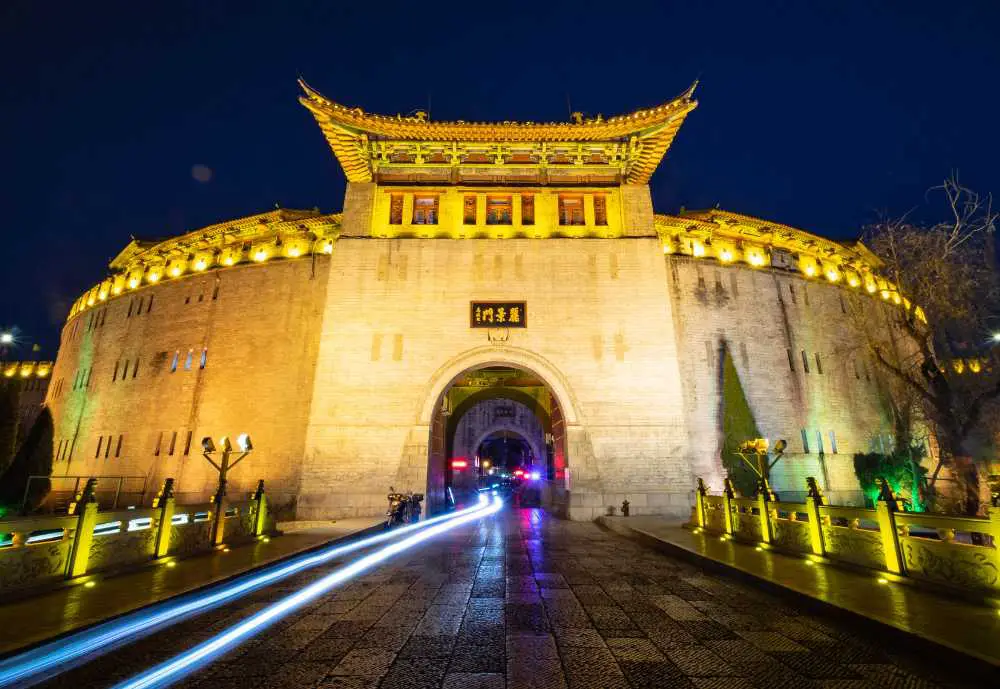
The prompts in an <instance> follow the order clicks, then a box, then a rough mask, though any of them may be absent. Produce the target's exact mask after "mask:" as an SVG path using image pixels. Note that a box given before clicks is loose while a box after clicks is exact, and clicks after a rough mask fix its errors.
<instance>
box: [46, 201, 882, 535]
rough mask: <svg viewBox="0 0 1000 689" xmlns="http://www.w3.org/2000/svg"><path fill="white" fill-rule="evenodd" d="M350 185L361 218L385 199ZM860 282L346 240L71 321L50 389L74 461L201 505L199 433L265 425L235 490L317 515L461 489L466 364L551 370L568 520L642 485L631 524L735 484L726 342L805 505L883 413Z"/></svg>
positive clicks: (845, 487)
mask: <svg viewBox="0 0 1000 689" xmlns="http://www.w3.org/2000/svg"><path fill="white" fill-rule="evenodd" d="M355 187H356V188H355V192H356V196H357V198H353V197H352V198H353V200H352V198H349V199H348V202H349V203H348V205H351V204H354V206H356V207H355V209H354V210H356V211H357V213H356V216H357V217H356V218H355V220H354V221H353V222H354V223H355V224H358V223H363V222H367V221H365V220H364V218H365V217H366V213H370V209H371V207H372V194H373V193H375V192H376V191H377V190H375V189H373V188H368V187H365V188H362V187H357V186H356V185H355ZM626 196H628V195H627V194H626ZM349 197H350V194H349ZM644 208H645V204H643V203H639V201H638V200H635V199H632V200H631V201H630V200H629V199H628V198H626V199H625V202H624V203H623V204H622V206H621V209H622V210H621V212H622V214H623V216H626V217H624V218H623V220H622V223H623V225H622V226H623V227H625V228H629V227H633V226H638V225H641V224H642V222H643V221H642V218H641V217H639V216H641V215H643V214H644V213H645V211H644V210H643V209H644ZM365 209H369V210H365ZM629 209H631V210H629ZM347 215H350V214H349V213H347V212H346V211H345V218H346V216H347ZM631 215H635V216H636V217H634V218H633V217H631ZM352 217H353V216H352ZM346 222H347V221H346V220H345V223H346ZM348 234H350V233H348ZM845 295H846V296H847V297H850V293H849V292H848V291H847V290H846V289H845V288H843V287H839V286H837V285H833V284H826V283H820V282H819V281H817V280H812V281H810V280H807V279H805V278H803V277H799V276H797V275H796V274H792V273H786V272H782V271H773V270H770V269H761V270H755V269H752V268H750V267H743V266H740V265H726V264H722V263H718V262H716V261H714V260H708V259H701V260H699V259H693V258H686V257H681V256H672V255H671V256H665V255H664V254H663V248H662V246H661V244H660V242H659V240H658V239H657V238H655V237H629V238H616V239H611V238H600V239H598V238H589V239H568V238H566V239H545V240H537V239H503V240H499V239H465V240H452V239H418V238H410V239H377V238H371V237H364V236H353V237H352V236H343V237H341V239H340V240H339V241H338V242H337V244H336V247H335V250H334V253H333V255H332V256H329V257H327V256H320V255H317V256H309V257H304V258H300V259H294V260H291V259H289V260H277V259H276V260H274V261H271V262H268V263H265V264H260V265H253V264H250V265H240V266H236V267H232V268H226V269H221V270H216V271H210V272H207V273H203V274H196V275H192V276H190V277H183V278H179V279H176V280H171V281H169V282H167V283H161V284H158V285H154V286H150V287H145V288H142V289H139V290H136V291H135V292H132V293H129V294H128V295H125V296H122V297H119V298H115V299H111V300H109V301H108V302H107V303H106V304H105V305H104V306H100V307H95V308H93V309H90V310H88V311H85V312H83V313H81V314H79V315H78V316H76V317H74V318H73V319H72V320H70V321H69V322H68V323H67V325H66V327H65V328H64V332H63V339H62V344H61V349H60V353H59V358H58V360H57V363H56V365H55V368H54V370H53V373H52V382H51V385H50V388H49V391H48V403H49V404H50V405H51V406H52V409H53V412H54V416H55V420H56V432H55V446H56V464H55V466H56V473H57V474H66V475H72V474H92V475H105V476H119V475H136V476H141V477H145V478H146V479H147V480H148V482H149V485H150V487H151V488H153V489H155V487H156V486H157V485H158V484H159V482H160V481H161V480H162V479H163V478H165V477H168V476H172V477H174V478H176V479H177V480H178V485H179V491H180V492H181V493H182V494H184V493H188V494H190V495H185V497H184V499H185V500H189V501H193V500H196V499H204V498H205V497H207V496H208V495H209V494H210V493H211V492H212V489H213V487H214V471H213V470H212V469H211V468H210V467H209V465H208V464H207V462H205V461H204V459H202V458H201V457H200V452H199V445H200V444H199V441H200V438H201V437H202V436H204V435H211V436H213V437H216V438H218V437H219V436H221V435H224V434H229V435H231V436H235V435H237V434H238V433H240V432H243V431H247V432H250V433H251V435H252V436H253V439H254V444H255V448H256V449H255V452H254V454H253V455H252V456H251V457H250V458H249V459H247V460H246V462H245V463H244V464H242V465H241V466H240V467H239V468H238V469H236V470H235V471H234V474H233V476H232V484H231V486H232V492H233V493H234V494H235V493H238V492H241V491H244V490H249V489H250V488H251V487H252V485H253V482H254V481H255V480H256V479H257V478H264V479H265V480H266V481H267V482H268V487H269V493H270V495H271V496H272V501H273V503H274V504H275V505H276V506H278V507H280V506H282V505H284V506H286V507H289V508H290V507H291V506H292V504H293V503H295V501H296V500H297V501H298V504H297V514H298V516H299V517H300V518H306V519H312V518H325V517H342V516H352V515H370V514H378V513H380V512H381V511H382V510H384V508H385V495H386V492H387V491H388V487H389V486H390V485H394V486H396V487H397V488H399V489H404V490H414V491H426V492H428V493H429V494H430V493H433V491H434V490H437V489H438V488H440V487H441V486H442V485H443V484H441V483H440V480H439V479H440V473H438V474H434V476H436V477H437V478H433V479H432V480H431V481H430V482H429V481H428V454H429V450H430V447H429V445H430V441H431V437H432V434H431V428H432V426H433V425H434V423H435V421H436V420H437V421H440V419H439V418H438V416H437V415H436V411H437V409H438V405H439V403H440V400H441V395H442V393H443V392H444V391H445V390H446V389H447V387H448V386H449V385H450V384H451V382H452V381H454V379H455V378H456V377H457V376H459V375H460V374H461V373H463V372H464V371H466V370H470V369H474V368H478V367H482V366H486V365H503V366H513V367H518V368H522V369H524V370H526V371H530V372H531V373H533V374H535V375H537V376H538V377H539V378H540V379H541V380H542V381H544V382H545V384H546V386H547V387H548V388H549V391H550V392H551V394H552V397H553V399H554V400H555V401H556V403H557V405H558V411H559V421H558V429H555V428H554V433H555V435H557V437H558V439H559V442H558V443H557V445H558V446H559V448H560V450H559V451H560V452H561V451H562V450H561V448H562V447H563V444H562V443H563V440H565V450H566V457H565V459H566V463H567V466H568V476H567V477H566V478H565V479H564V482H563V487H564V488H568V491H569V498H568V507H569V515H570V516H571V517H572V518H577V519H590V518H593V517H595V516H597V515H600V514H604V513H606V512H607V510H608V509H609V508H610V507H618V506H619V505H620V504H621V502H622V500H624V499H626V498H627V499H628V500H629V501H630V503H631V506H632V511H633V513H634V514H651V513H666V514H673V515H678V516H679V515H684V514H686V512H687V510H688V508H689V505H690V501H691V496H692V489H693V486H694V481H695V477H696V476H703V477H704V478H706V480H707V481H708V482H709V484H710V485H711V486H712V487H713V488H718V487H720V486H721V480H722V476H723V471H722V468H721V464H720V459H719V447H720V440H721V438H720V431H721V426H720V423H721V422H720V410H721V403H722V400H721V392H720V371H721V368H720V362H721V355H722V352H723V348H724V347H725V348H728V350H729V351H730V352H731V353H732V358H733V361H734V364H735V368H736V371H737V373H738V375H739V377H740V380H741V382H742V385H743V388H744V391H745V393H746V397H747V400H748V402H749V405H750V407H751V409H752V411H753V414H754V417H755V420H756V422H757V425H758V427H759V428H760V430H761V432H762V434H764V435H765V436H767V437H769V438H771V439H772V440H775V439H777V438H786V439H787V440H788V442H789V451H788V454H787V456H786V459H784V460H783V461H782V462H781V463H779V464H778V465H777V466H776V467H775V469H774V488H775V489H776V490H778V491H779V492H789V494H790V495H794V493H795V492H797V491H800V490H801V489H802V485H803V483H804V477H805V476H807V475H815V476H817V477H818V478H820V480H821V483H822V484H823V485H824V486H825V487H826V489H827V491H828V493H829V494H831V497H832V498H833V499H834V500H835V501H836V500H843V499H849V497H848V498H845V496H853V495H854V494H855V492H856V489H857V486H856V482H855V480H854V476H853V470H852V468H851V461H850V459H851V455H852V454H853V453H854V452H857V451H864V450H867V449H868V448H869V444H870V440H871V438H872V437H873V436H875V435H876V434H878V433H880V432H885V431H887V430H888V425H887V423H886V422H885V420H884V419H883V418H882V414H881V411H880V408H879V404H878V401H877V395H876V390H875V383H874V376H873V374H872V370H871V369H872V367H871V364H870V362H867V361H865V360H864V357H863V356H862V349H861V347H860V346H859V343H857V342H855V341H853V340H852V338H851V336H850V329H849V328H845V327H843V325H844V322H845V321H846V319H847V318H848V316H847V314H846V310H847V308H846V306H845V305H844V304H843V303H842V301H841V299H842V298H844V297H845ZM860 298H861V299H867V297H860ZM150 299H152V306H151V307H150V301H149V300H150ZM473 300H477V301H479V300H483V301H486V300H511V301H513V300H518V301H522V300H523V301H526V302H527V311H528V327H527V328H526V329H523V330H516V329H515V330H511V331H510V334H509V339H508V340H507V341H506V342H504V343H496V342H491V341H490V340H489V338H488V331H487V330H474V329H470V328H469V303H470V301H473ZM203 351H204V352H205V353H206V357H207V358H206V365H205V367H204V368H201V365H200V362H201V356H202V352H203ZM803 352H805V355H806V358H807V360H808V362H809V371H808V372H806V370H805V368H804V365H803V359H802V353H803ZM189 353H190V361H191V363H190V365H188V357H189ZM817 355H818V356H819V360H818V362H817V358H816V357H817ZM789 356H791V365H790V364H789ZM175 357H176V361H177V363H176V365H175V364H174V360H175ZM126 362H128V366H127V368H126V366H125V363H126ZM136 362H138V368H136ZM173 369H176V370H173ZM820 369H822V372H820ZM553 422H554V424H555V417H554V419H553ZM439 425H440V424H439ZM556 431H557V432H556ZM802 431H806V439H807V441H808V444H809V449H808V451H806V449H805V448H804V447H803V444H802ZM817 432H818V433H820V434H821V436H822V441H821V442H820V441H819V440H818V439H817V436H816V434H817ZM831 432H832V433H833V436H832V437H831V435H830V434H831ZM175 434H176V437H175ZM189 434H190V437H191V443H190V445H189V444H188V442H187V440H188V435H189ZM119 438H121V447H120V448H119V444H118V443H119ZM834 440H835V442H836V449H834V447H833V445H834V443H833V441H834ZM109 442H110V443H111V448H110V449H109V445H108V443H109ZM98 448H100V450H98ZM157 448H158V449H157ZM820 450H822V454H820ZM437 456H438V457H439V458H440V459H439V460H438V461H441V462H443V449H441V448H439V451H438V452H437ZM432 473H433V472H432ZM429 483H430V484H432V485H429Z"/></svg>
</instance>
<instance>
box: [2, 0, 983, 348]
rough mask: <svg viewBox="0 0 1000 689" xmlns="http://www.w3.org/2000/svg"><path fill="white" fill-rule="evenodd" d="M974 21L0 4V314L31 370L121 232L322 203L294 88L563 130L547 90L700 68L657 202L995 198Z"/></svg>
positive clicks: (657, 94) (671, 9)
mask: <svg viewBox="0 0 1000 689" xmlns="http://www.w3.org/2000/svg"><path fill="white" fill-rule="evenodd" d="M752 5H757V7H751V6H752ZM342 6H343V7H342ZM997 26H1000V4H998V3H996V2H994V1H993V0H982V1H976V0H961V1H958V2H924V1H920V0H900V1H899V2H877V1H872V0H869V1H866V2H834V1H830V2H821V1H819V0H816V1H815V2H813V1H809V2H803V1H801V0H796V1H790V2H773V3H753V2H746V1H744V2H713V1H708V0H701V1H699V2H685V3H680V2H663V1H661V2H650V3H631V2H627V1H624V0H618V1H615V2H601V3H588V2H585V1H584V0H576V1H574V2H567V3H556V2H547V1H542V0H534V1H533V2H525V3H520V2H503V3H499V2H497V3H486V2H479V1H478V0H468V1H467V2H465V3H461V4H459V3H455V4H453V5H450V6H446V5H445V4H444V3H435V2H426V1H425V2H398V3H397V2H389V1H386V0H383V1H381V2H376V1H372V2H368V3H357V2H351V3H347V2H338V1H335V0H328V1H324V2H296V1H295V0H286V1H285V2H273V3H261V2H254V1H252V0H242V1H240V2H221V1H214V2H189V1H181V0H171V1H170V2H134V0H133V1H130V2H92V3H74V2H69V1H68V0H61V1H50V2H37V1H35V0H6V1H5V2H3V3H0V142H2V146H0V165H2V168H0V169H2V176H0V183H2V184H0V190H2V191H0V198H2V200H3V238H4V243H3V245H4V250H5V253H6V255H7V262H6V263H7V265H6V271H5V274H6V289H4V290H3V292H2V295H3V296H2V303H0V324H3V325H12V324H15V325H17V326H19V327H20V328H21V330H22V331H23V338H24V339H25V340H26V341H27V342H32V341H38V342H41V343H42V344H43V346H44V348H45V351H44V352H43V354H45V355H47V356H53V355H54V354H55V347H56V345H57V342H58V329H59V327H61V323H62V322H63V320H64V318H65V315H66V312H67V309H68V307H69V305H70V304H71V303H72V301H73V300H74V299H75V298H76V297H77V296H78V295H79V294H80V293H82V291H83V290H84V289H86V288H88V287H89V286H91V285H92V284H94V283H95V282H97V281H98V280H100V279H101V278H103V276H104V274H105V270H106V265H107V262H108V261H109V259H110V258H111V257H112V256H114V255H115V254H116V253H117V252H118V251H119V250H120V249H121V248H122V247H123V246H124V245H125V244H126V243H127V242H128V239H129V235H131V234H134V235H136V236H140V237H158V236H167V235H171V234H177V233H180V232H183V231H185V230H189V229H194V228H197V227H199V226H202V225H206V224H209V223H212V222H216V221H220V220H224V219H227V218H231V217H237V216H241V215H247V214H250V213H255V212H259V211H261V210H265V209H268V208H272V207H273V206H274V204H275V203H280V204H281V205H282V206H284V207H301V208H310V207H312V206H319V207H320V208H321V209H323V210H325V211H333V210H338V209H339V208H340V206H341V202H342V195H343V188H344V181H343V176H342V174H341V172H340V169H339V167H338V166H337V164H336V162H335V160H334V158H333V156H332V154H331V153H330V152H329V150H328V149H327V147H326V144H325V142H324V141H323V138H322V136H321V135H320V133H319V130H318V128H317V127H316V125H315V123H314V122H313V120H312V118H311V116H310V115H309V113H308V112H307V111H306V110H305V109H304V108H302V107H301V106H300V105H299V104H298V103H297V101H296V96H297V87H296V83H295V80H296V77H297V76H299V75H302V76H303V77H305V79H306V80H307V81H309V82H310V83H311V84H312V85H313V86H314V87H316V88H318V89H319V90H320V91H321V92H323V93H324V94H325V95H326V96H328V97H330V98H332V99H334V100H337V101H339V102H341V103H345V104H350V105H360V106H362V107H364V108H365V109H366V110H369V111H375V112H384V113H396V112H408V111H411V110H413V109H417V108H421V109H426V108H427V105H428V100H430V104H431V105H430V108H431V117H432V118H433V119H439V120H443V119H465V120H505V119H530V120H535V121H539V120H566V119H568V112H567V94H568V96H569V98H570V100H571V102H572V106H573V109H574V110H582V111H584V112H586V113H588V114H596V113H598V112H600V113H603V114H605V115H611V114H615V113H618V112H622V111H629V110H633V109H636V108H640V107H645V106H650V105H655V104H657V103H660V102H662V101H664V100H667V99H669V98H671V97H673V96H674V95H676V94H677V93H679V92H680V91H682V90H683V89H684V88H686V87H687V86H688V84H690V83H691V82H692V81H693V80H694V79H695V78H698V77H700V78H701V87H700V88H699V91H698V98H699V100H700V106H699V108H698V109H697V110H696V111H695V112H694V113H692V114H691V116H690V117H689V118H688V120H687V123H686V124H685V126H684V127H683V128H682V129H681V131H680V134H679V135H678V137H677V140H676V142H675V145H674V147H673V149H672V150H671V151H670V153H669V154H668V157H667V160H666V162H665V163H664V164H663V166H661V168H660V170H659V171H658V172H657V174H656V176H655V177H654V178H653V198H654V201H655V203H656V206H657V210H659V211H661V212H670V211H676V210H677V209H678V208H679V207H680V206H687V207H689V208H697V207H705V206H713V205H715V204H719V205H720V206H721V207H722V208H726V209H729V210H733V211H739V212H743V213H749V214H752V215H758V216H762V217H765V218H770V219H773V220H776V221H781V222H785V223H788V224H792V225H797V226H800V227H803V228H806V229H810V230H813V231H815V232H819V233H822V234H826V235H829V236H834V237H848V236H853V235H856V234H858V232H859V229H860V227H861V226H862V225H863V224H864V223H866V222H869V221H871V220H872V219H874V218H875V217H876V216H877V214H878V212H880V211H882V210H885V211H888V212H890V213H901V212H904V211H906V210H908V209H909V208H911V207H912V206H914V205H916V204H918V203H920V202H921V201H922V200H923V199H924V192H925V190H926V189H927V188H928V187H930V186H932V185H934V184H936V183H938V182H939V181H940V180H941V179H942V178H943V177H945V176H946V175H948V174H949V172H950V171H951V170H952V169H957V170H958V171H959V172H960V174H961V178H962V180H963V181H964V182H965V183H967V184H968V185H969V186H972V187H974V188H976V189H978V190H980V191H983V192H988V191H994V192H1000V165H998V161H1000V137H998V135H997V130H996V122H997V121H998V117H1000V115H998V110H1000V94H998V87H997V83H998V77H1000V41H998V40H997V38H996V35H995V30H996V28H997ZM991 32H993V34H994V35H991ZM194 165H205V166H207V167H209V168H210V169H211V170H212V171H213V176H212V179H211V181H209V182H207V183H203V182H198V181H196V180H195V179H193V177H192V166H194Z"/></svg>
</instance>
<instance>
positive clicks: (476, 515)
mask: <svg viewBox="0 0 1000 689" xmlns="http://www.w3.org/2000/svg"><path fill="white" fill-rule="evenodd" d="M502 507H503V501H502V500H501V499H500V498H494V499H493V502H492V503H480V506H479V507H477V508H475V509H474V510H473V511H472V512H469V513H468V514H464V515H462V516H453V518H452V519H449V520H446V521H445V522H444V523H442V524H437V525H435V526H432V527H429V528H426V529H423V530H421V531H420V532H419V533H416V534H414V535H412V536H409V537H408V538H405V539H403V540H402V541H398V542H396V543H392V544H391V545H387V546H385V547H383V548H380V549H378V550H376V551H375V552H373V553H369V554H368V555H365V556H364V557H362V558H360V559H358V560H355V561H354V562H352V563H351V564H349V565H345V566H343V567H341V568H339V569H336V570H334V571H333V572H330V573H329V574H327V575H326V576H325V577H323V578H321V579H318V580H316V581H315V582H313V583H312V584H310V585H309V586H307V587H305V588H304V589H302V590H300V591H298V592H296V593H293V594H292V595H290V596H286V597H285V598H283V599H282V600H280V601H278V602H277V603H273V604H271V605H269V606H268V607H266V608H264V609H263V610H261V611H260V612H258V613H257V614H255V615H253V616H251V617H249V618H247V619H246V620H244V621H243V622H240V623H239V624H237V625H235V626H233V627H231V628H230V629H229V630H228V631H226V632H222V633H221V634H217V635H216V636H214V637H212V638H211V639H209V640H208V641H204V642H202V643H200V644H198V645H197V646H195V647H194V648H192V649H191V650H189V651H185V652H184V653H180V654H178V655H176V656H174V657H173V658H171V659H170V660H168V661H167V662H165V663H161V664H160V665H158V666H157V667H155V668H153V669H151V670H147V671H146V672H144V673H142V674H140V675H137V676H135V677H133V678H132V679H129V680H126V681H125V682H122V683H120V684H117V685H115V688H114V689H152V688H153V687H161V686H166V685H168V684H170V683H172V682H175V681H177V680H178V679H180V678H181V677H183V676H185V675H187V674H190V673H191V672H194V671H195V670H197V669H198V668H200V667H202V666H204V665H206V664H208V663H210V662H211V661H212V660H213V659H214V658H216V657H218V656H219V655H220V654H222V653H224V652H225V651H228V650H230V649H231V648H233V647H234V646H236V645H237V644H239V643H240V642H241V641H243V640H245V639H247V638H249V637H251V636H253V635H254V634H256V633H257V632H259V631H262V630H263V629H265V628H267V627H268V626H269V625H271V624H273V623H274V622H277V621H278V620H279V619H281V618H282V617H284V616H285V615H288V614H289V613H291V612H293V611H295V610H296V609H298V608H301V607H302V606H303V605H305V604H306V603H309V602H311V601H313V600H315V599H316V598H318V597H319V596H321V595H323V594H325V593H327V592H328V591H329V590H330V589H332V588H333V587H335V586H337V585H338V584H342V583H343V582H345V581H348V580H349V579H351V578H352V577H355V576H357V575H358V574H360V573H361V572H364V571H365V570H367V569H370V568H372V567H374V566H376V565H378V564H381V563H382V562H385V561H386V560H388V559H389V558H391V557H392V556H393V555H397V554H399V553H402V552H404V551H406V550H409V549H410V548H413V547H414V546H417V545H419V544H420V543H423V542H424V541H426V540H428V539H430V538H434V537H435V536H438V535H440V534H442V533H444V532H446V531H450V530H451V529H454V528H456V527H458V526H461V525H462V524H466V523H468V522H471V521H475V520H477V519H481V518H482V517H486V516H489V515H491V514H495V513H496V512H498V511H500V509H501V508H502ZM465 511H466V512H468V511H467V510H465Z"/></svg>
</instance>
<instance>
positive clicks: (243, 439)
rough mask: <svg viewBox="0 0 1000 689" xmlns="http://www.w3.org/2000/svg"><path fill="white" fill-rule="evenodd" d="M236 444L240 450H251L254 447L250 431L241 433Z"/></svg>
mask: <svg viewBox="0 0 1000 689" xmlns="http://www.w3.org/2000/svg"><path fill="white" fill-rule="evenodd" d="M236 444H237V445H238V446H239V448H240V452H250V451H251V450H252V449H253V443H252V442H250V434H249V433H240V435H239V437H237V438H236Z"/></svg>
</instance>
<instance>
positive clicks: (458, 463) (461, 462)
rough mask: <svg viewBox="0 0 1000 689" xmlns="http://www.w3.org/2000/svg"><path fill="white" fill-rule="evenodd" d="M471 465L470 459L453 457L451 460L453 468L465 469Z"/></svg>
mask: <svg viewBox="0 0 1000 689" xmlns="http://www.w3.org/2000/svg"><path fill="white" fill-rule="evenodd" d="M468 466H469V462H468V460H465V459H453V460H451V468H452V469H465V468H466V467H468Z"/></svg>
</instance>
